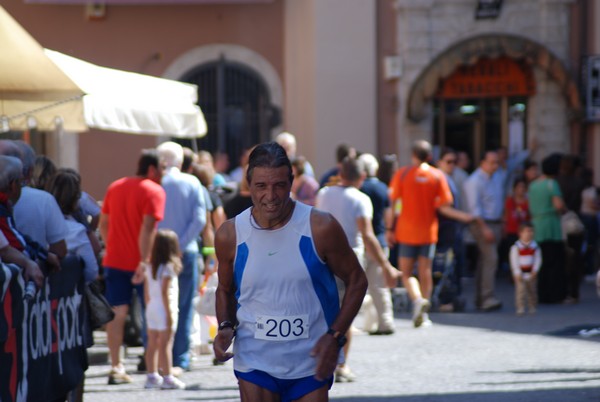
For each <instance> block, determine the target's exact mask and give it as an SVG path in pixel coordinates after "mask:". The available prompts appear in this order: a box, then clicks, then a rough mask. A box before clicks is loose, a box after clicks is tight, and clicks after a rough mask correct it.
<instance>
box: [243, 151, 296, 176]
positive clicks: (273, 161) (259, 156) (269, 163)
mask: <svg viewBox="0 0 600 402" xmlns="http://www.w3.org/2000/svg"><path fill="white" fill-rule="evenodd" d="M282 166H286V167H287V168H288V171H289V180H290V183H292V181H294V175H293V174H292V164H291V163H290V159H289V158H288V156H287V153H286V152H285V149H283V147H282V146H281V145H279V144H278V143H276V142H275V141H270V142H265V143H262V144H259V145H257V146H256V147H255V148H254V149H253V150H252V152H251V153H250V157H249V158H248V170H247V171H246V180H247V181H248V184H250V183H251V182H252V172H253V171H254V168H257V167H264V168H273V169H276V168H279V167H282Z"/></svg>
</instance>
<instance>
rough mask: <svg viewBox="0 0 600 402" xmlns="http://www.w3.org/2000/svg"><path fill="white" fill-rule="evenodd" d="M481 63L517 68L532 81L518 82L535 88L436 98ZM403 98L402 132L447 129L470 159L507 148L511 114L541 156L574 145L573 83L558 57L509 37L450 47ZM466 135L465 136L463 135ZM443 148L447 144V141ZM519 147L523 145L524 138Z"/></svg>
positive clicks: (576, 110) (576, 109) (577, 105)
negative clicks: (462, 73)
mask: <svg viewBox="0 0 600 402" xmlns="http://www.w3.org/2000/svg"><path fill="white" fill-rule="evenodd" d="M486 59H487V60H488V61H490V62H489V64H490V65H492V66H493V65H494V64H495V62H494V61H497V60H501V59H504V60H509V61H510V62H512V63H513V64H515V65H516V66H518V69H520V70H522V71H521V74H522V75H525V76H527V77H531V76H533V77H534V78H532V79H529V78H527V79H524V80H522V81H524V82H531V81H533V82H534V83H535V87H533V86H532V87H531V89H532V90H530V91H527V90H526V91H524V93H513V92H512V91H511V87H510V86H506V85H505V86H504V87H501V92H500V93H494V92H493V91H491V93H489V94H486V95H485V96H483V94H481V93H475V94H473V93H472V92H471V93H469V91H466V92H465V93H462V94H460V97H444V96H442V95H440V88H441V87H443V85H444V83H445V82H447V81H448V80H449V79H450V78H451V77H452V76H453V75H454V74H457V72H459V71H460V70H461V69H466V70H469V69H470V71H471V73H473V72H474V71H475V72H476V71H477V69H478V68H481V63H482V61H483V60H486ZM500 64H502V63H500ZM474 66H477V67H474ZM532 72H533V74H532ZM459 74H460V73H459ZM479 78H480V79H481V80H482V81H481V82H479V83H480V84H485V83H486V82H487V83H489V82H494V80H493V79H491V78H490V77H479ZM469 79H471V80H472V79H473V77H469ZM407 95H408V98H407V103H406V122H407V124H406V126H407V128H410V129H414V128H417V130H418V131H420V132H424V131H425V130H427V131H428V130H431V131H430V132H435V133H436V136H437V139H442V137H443V136H444V132H443V131H446V134H447V132H448V130H452V131H455V132H458V134H454V135H453V136H454V137H456V138H455V139H454V140H453V141H454V142H455V143H460V144H461V145H462V146H461V147H459V149H460V148H463V149H464V148H467V150H471V151H470V154H471V156H472V157H475V158H477V157H478V155H480V154H481V152H482V151H483V150H484V149H486V148H495V147H497V146H500V145H504V146H508V147H510V145H511V143H510V129H509V126H510V124H511V118H512V117H515V116H517V117H522V118H523V121H522V123H521V128H522V130H521V131H522V132H523V133H522V137H527V136H530V137H532V138H536V139H537V143H538V145H541V148H542V149H541V150H540V152H541V154H542V155H544V154H548V153H550V152H557V151H562V152H564V151H565V150H566V149H567V148H568V147H569V146H570V144H572V143H573V142H572V141H573V138H572V137H571V135H570V127H569V122H571V121H573V119H574V118H576V117H577V116H579V115H580V113H581V101H580V96H579V91H578V88H577V85H576V84H575V82H574V80H573V78H572V76H571V74H570V72H569V71H568V70H567V68H566V67H565V65H564V64H563V62H562V61H561V59H559V58H558V57H557V56H556V55H554V54H553V53H552V52H551V51H550V50H549V49H548V48H547V47H546V46H544V45H542V44H539V43H537V42H535V41H533V40H531V39H529V38H525V37H522V36H517V35H512V34H500V33H493V34H483V35H480V36H476V37H471V38H467V39H464V40H462V41H460V42H457V43H455V44H453V45H451V46H449V47H448V48H447V49H446V50H444V51H442V52H441V53H439V54H438V55H437V56H436V57H435V58H434V59H433V60H432V61H431V62H429V63H428V64H427V65H426V66H425V67H424V68H423V69H422V70H421V71H420V73H419V74H418V75H417V76H416V77H415V79H414V81H412V83H411V85H410V87H409V91H408V94H407ZM473 95H475V96H473ZM519 113H521V116H519ZM440 116H442V117H440ZM453 119H454V122H452V120H453ZM548 119H551V120H552V123H549V122H548ZM494 121H495V123H494ZM449 122H450V123H451V124H450V127H448V123H449ZM452 125H454V127H452ZM461 125H462V127H460V126H461ZM417 130H416V131H417ZM465 131H466V132H467V134H463V132H465ZM516 131H517V132H519V130H518V129H517V130H516ZM473 133H475V134H473ZM575 134H576V133H575ZM461 136H462V137H461ZM445 138H446V139H448V138H449V136H448V135H445ZM446 145H451V143H449V142H446ZM523 145H524V146H525V145H526V142H525V140H523Z"/></svg>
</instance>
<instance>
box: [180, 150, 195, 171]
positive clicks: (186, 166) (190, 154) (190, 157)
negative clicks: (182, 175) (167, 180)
mask: <svg viewBox="0 0 600 402" xmlns="http://www.w3.org/2000/svg"><path fill="white" fill-rule="evenodd" d="M194 156H195V155H194V151H193V150H191V149H190V148H186V147H184V148H183V163H182V164H181V171H182V172H187V171H188V170H190V167H191V166H192V163H194Z"/></svg>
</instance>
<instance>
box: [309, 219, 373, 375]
mask: <svg viewBox="0 0 600 402" xmlns="http://www.w3.org/2000/svg"><path fill="white" fill-rule="evenodd" d="M310 219H311V226H312V234H313V239H314V242H315V246H316V249H317V253H318V254H319V256H320V257H321V259H322V260H323V261H325V263H326V264H327V265H328V266H329V268H330V269H331V271H332V272H333V274H334V275H335V276H337V277H338V278H340V279H341V280H342V281H343V282H344V285H345V286H346V292H345V295H344V299H343V300H342V305H341V306H340V312H339V314H338V316H337V317H336V319H335V321H334V322H333V323H332V324H331V329H333V330H334V331H339V332H340V333H342V334H344V333H346V331H348V328H350V325H351V324H352V320H354V317H355V316H356V314H357V313H358V310H359V309H360V306H361V305H362V301H363V299H364V297H365V293H366V291H367V277H366V276H365V273H364V271H363V269H362V268H361V266H360V263H359V262H358V259H357V258H356V255H355V254H354V252H353V251H352V249H351V248H350V245H349V244H348V240H347V238H346V234H345V233H344V230H343V229H342V227H341V226H340V224H339V223H338V222H337V221H336V220H335V218H333V216H331V215H330V214H328V213H325V212H321V211H318V210H314V209H313V211H312V213H311V217H310ZM312 355H313V356H315V357H316V359H317V371H316V375H315V376H316V378H317V379H326V378H329V377H330V376H331V375H332V374H333V371H334V370H335V367H336V365H337V359H338V355H339V347H338V343H337V340H336V339H335V338H334V337H333V336H331V335H328V334H324V335H323V336H322V337H321V338H320V339H319V341H318V342H317V344H316V346H315V347H314V348H313V350H312Z"/></svg>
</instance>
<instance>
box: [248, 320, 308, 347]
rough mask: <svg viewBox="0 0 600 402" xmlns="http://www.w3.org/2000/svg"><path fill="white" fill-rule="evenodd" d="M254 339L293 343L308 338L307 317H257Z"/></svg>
mask: <svg viewBox="0 0 600 402" xmlns="http://www.w3.org/2000/svg"><path fill="white" fill-rule="evenodd" d="M254 338H255V339H263V340H266V341H293V340H296V339H305V338H308V315H307V314H304V315H295V316H280V317H276V316H268V315H263V316H260V317H257V318H256V328H255V331H254Z"/></svg>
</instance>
